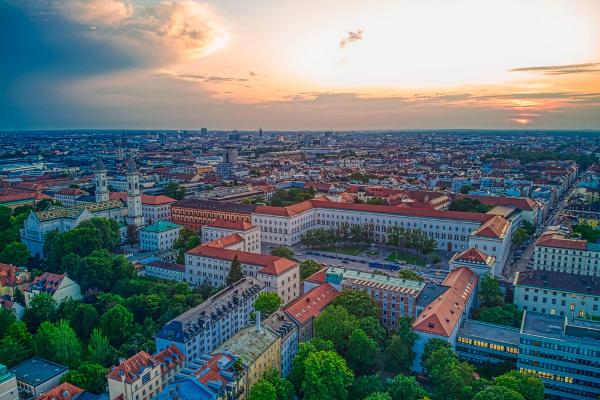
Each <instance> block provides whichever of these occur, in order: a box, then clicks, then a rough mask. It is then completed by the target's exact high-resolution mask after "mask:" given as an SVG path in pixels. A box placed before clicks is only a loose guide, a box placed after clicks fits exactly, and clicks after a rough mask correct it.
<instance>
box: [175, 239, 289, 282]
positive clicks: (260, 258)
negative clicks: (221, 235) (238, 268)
mask: <svg viewBox="0 0 600 400" xmlns="http://www.w3.org/2000/svg"><path fill="white" fill-rule="evenodd" d="M186 254H190V255H194V256H201V257H208V258H215V259H217V260H224V261H233V259H234V258H235V257H236V256H237V258H238V260H239V261H240V262H241V263H242V264H249V265H256V266H259V267H262V268H261V269H260V270H259V272H261V273H264V274H269V275H281V274H283V273H285V272H287V271H288V270H290V269H292V268H294V267H297V266H298V264H297V263H295V262H294V261H292V260H288V259H287V258H283V257H275V256H269V255H265V254H256V253H248V252H245V251H237V250H229V249H221V248H216V247H209V246H206V245H202V244H201V245H200V246H196V247H194V248H193V249H191V250H189V251H187V252H186Z"/></svg>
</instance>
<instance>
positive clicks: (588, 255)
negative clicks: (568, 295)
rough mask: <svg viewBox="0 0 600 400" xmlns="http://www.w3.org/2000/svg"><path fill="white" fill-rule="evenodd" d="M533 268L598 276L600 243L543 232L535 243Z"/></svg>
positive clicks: (599, 270)
mask: <svg viewBox="0 0 600 400" xmlns="http://www.w3.org/2000/svg"><path fill="white" fill-rule="evenodd" d="M533 268H534V269H539V270H546V271H554V272H566V273H569V274H578V275H591V276H600V245H597V244H593V243H588V242H587V241H585V240H575V239H567V238H566V237H565V236H563V235H560V234H557V233H546V234H543V235H542V236H540V237H539V239H538V240H537V242H536V243H535V248H534V252H533Z"/></svg>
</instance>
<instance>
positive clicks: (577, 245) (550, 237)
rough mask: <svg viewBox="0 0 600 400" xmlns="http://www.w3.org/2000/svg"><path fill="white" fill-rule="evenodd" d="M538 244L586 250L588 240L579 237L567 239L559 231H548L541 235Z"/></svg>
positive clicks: (536, 243)
mask: <svg viewBox="0 0 600 400" xmlns="http://www.w3.org/2000/svg"><path fill="white" fill-rule="evenodd" d="M535 245H536V246H543V247H556V248H559V249H571V250H586V249H587V241H586V240H578V239H567V238H565V237H564V236H563V235H559V234H557V233H547V234H544V235H542V236H540V237H539V239H538V240H537V242H535Z"/></svg>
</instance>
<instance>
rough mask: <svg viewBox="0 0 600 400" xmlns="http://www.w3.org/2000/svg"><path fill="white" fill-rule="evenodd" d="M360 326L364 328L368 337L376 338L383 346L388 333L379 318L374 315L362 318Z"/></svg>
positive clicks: (379, 344)
mask: <svg viewBox="0 0 600 400" xmlns="http://www.w3.org/2000/svg"><path fill="white" fill-rule="evenodd" d="M358 323H359V327H360V329H362V330H363V331H364V332H365V333H366V334H367V336H368V337H370V338H371V339H373V340H375V342H377V345H378V346H379V347H381V346H383V344H384V343H385V338H386V335H387V331H386V330H385V328H384V327H383V326H381V324H380V323H379V320H378V319H377V318H374V317H365V318H361V319H360V320H359V321H358Z"/></svg>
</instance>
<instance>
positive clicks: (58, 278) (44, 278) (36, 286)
mask: <svg viewBox="0 0 600 400" xmlns="http://www.w3.org/2000/svg"><path fill="white" fill-rule="evenodd" d="M66 276H67V274H53V273H51V272H44V273H43V274H42V275H40V276H38V277H37V278H35V279H34V280H33V282H31V284H30V285H29V286H28V287H26V288H25V290H26V291H31V290H32V289H33V290H39V291H40V292H44V293H48V294H54V292H56V289H58V287H59V286H60V284H61V283H62V281H63V279H65V277H66Z"/></svg>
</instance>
